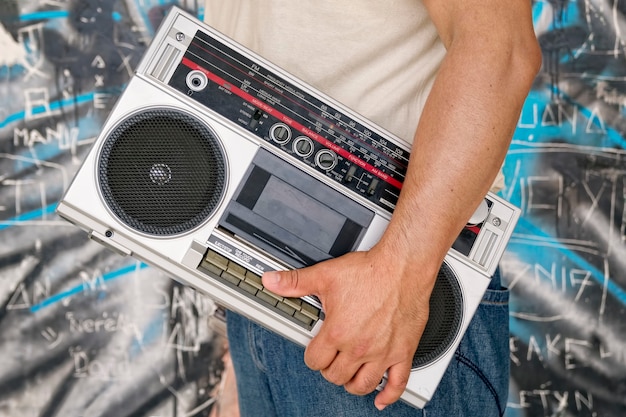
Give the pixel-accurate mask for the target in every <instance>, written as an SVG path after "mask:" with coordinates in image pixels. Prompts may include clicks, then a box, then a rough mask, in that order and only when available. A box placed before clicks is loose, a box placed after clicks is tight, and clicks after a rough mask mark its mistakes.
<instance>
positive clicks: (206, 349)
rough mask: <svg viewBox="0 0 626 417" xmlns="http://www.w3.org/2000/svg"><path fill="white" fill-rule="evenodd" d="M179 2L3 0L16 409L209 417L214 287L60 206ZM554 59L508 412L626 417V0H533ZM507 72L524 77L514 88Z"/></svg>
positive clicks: (8, 389)
mask: <svg viewBox="0 0 626 417" xmlns="http://www.w3.org/2000/svg"><path fill="white" fill-rule="evenodd" d="M201 3H202V2H196V1H190V0H179V1H165V0H37V1H35V0H19V1H18V0H0V358H2V359H1V360H0V364H1V365H0V416H2V417H4V416H12V417H13V416H16V417H21V416H63V417H79V416H90V417H92V416H120V417H122V416H159V417H170V416H171V417H174V416H176V417H178V416H207V415H209V413H210V412H211V411H212V408H213V406H214V404H215V400H216V398H218V396H219V393H220V389H221V373H222V370H223V364H222V360H221V358H222V355H223V353H224V339H223V337H222V336H221V335H220V333H219V332H216V331H215V330H214V329H213V328H212V327H210V326H209V324H208V322H209V320H208V319H209V317H210V316H211V315H212V313H213V310H214V305H213V303H212V302H211V301H210V300H209V299H208V298H207V297H205V296H202V295H199V294H197V293H196V292H194V291H192V290H190V289H189V288H185V287H183V286H181V285H179V284H177V283H176V282H175V281H173V280H171V279H170V278H169V277H167V276H165V275H164V274H162V273H161V272H159V271H157V270H155V269H153V268H149V267H147V266H145V265H144V264H142V263H140V262H137V261H135V260H133V259H131V258H122V257H120V256H118V255H115V254H114V253H113V252H111V251H109V250H107V249H104V248H103V247H101V246H100V245H98V244H97V243H95V242H92V241H90V240H89V239H88V238H87V236H86V235H85V234H84V233H83V232H82V231H81V230H79V229H77V228H75V227H74V226H72V225H70V224H69V223H67V222H65V221H63V220H61V219H59V218H58V217H57V216H56V215H55V214H54V209H55V207H56V203H57V202H58V200H59V199H60V197H61V195H62V192H63V190H64V189H65V188H66V187H67V186H68V184H69V181H70V180H71V178H72V176H73V174H74V172H76V170H77V169H78V167H79V166H80V163H81V161H82V159H83V158H84V156H85V155H86V152H87V151H88V150H89V147H90V145H91V144H92V143H93V141H94V139H95V137H96V136H97V134H98V133H99V129H100V127H101V126H102V124H103V122H104V120H105V118H106V117H107V115H108V113H109V111H110V110H111V108H112V106H113V105H114V103H115V101H116V99H117V97H118V96H119V94H120V93H121V91H122V90H123V88H124V86H125V84H126V83H127V82H128V80H129V78H130V77H131V75H132V72H133V69H134V68H135V66H136V65H137V63H138V61H139V59H140V58H141V56H142V54H143V52H144V51H145V48H146V46H147V44H148V43H149V42H150V40H151V38H152V35H153V33H154V30H155V28H156V26H157V25H158V23H159V22H160V19H161V18H162V16H163V14H164V12H165V10H167V8H168V7H170V6H171V5H172V4H177V5H180V6H182V7H183V8H186V9H187V10H189V11H190V12H192V13H195V14H196V15H199V16H201V15H202V7H201ZM533 13H534V16H533V19H534V23H535V28H536V33H537V37H538V39H539V41H540V43H541V45H542V49H543V52H544V65H543V69H542V71H541V73H540V74H539V76H538V77H537V80H536V82H535V85H534V87H533V90H532V92H531V94H530V95H529V97H528V100H527V102H526V105H525V107H524V109H523V112H522V114H521V117H520V121H519V124H518V129H517V131H516V132H515V135H514V140H513V144H512V146H511V150H510V152H509V155H508V157H507V160H506V165H505V173H506V177H507V180H506V187H505V189H504V190H503V191H502V195H503V196H504V197H505V198H507V199H509V200H510V201H512V202H513V203H515V204H517V205H518V206H519V207H521V208H522V218H521V220H520V222H519V224H518V227H517V229H516V232H515V234H514V236H513V239H512V241H511V244H510V245H509V248H508V250H507V253H506V254H505V256H504V258H503V261H502V270H503V274H504V278H505V280H506V282H507V283H508V284H509V287H510V288H511V291H512V298H511V337H510V346H511V368H512V374H511V390H510V396H509V407H508V409H507V416H508V417H517V416H520V417H525V416H528V417H534V416H562V417H565V416H584V417H586V416H590V417H622V416H624V415H626V348H625V340H626V337H625V336H624V335H625V334H626V307H625V305H626V242H625V240H626V220H625V216H624V215H625V211H626V208H625V204H624V194H625V192H626V181H625V179H624V178H625V173H626V151H625V150H624V145H625V144H626V139H625V138H626V119H625V116H626V115H625V111H626V110H625V108H626V60H625V53H626V19H625V14H626V1H623V0H621V1H618V0H608V1H600V0H587V1H582V0H581V1H563V0H546V1H535V2H534V3H533ZM503 88H505V86H503Z"/></svg>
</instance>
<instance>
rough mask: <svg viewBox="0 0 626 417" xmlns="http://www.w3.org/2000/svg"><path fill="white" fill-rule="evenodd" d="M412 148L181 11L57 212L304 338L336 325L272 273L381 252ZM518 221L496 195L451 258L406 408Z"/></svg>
mask: <svg viewBox="0 0 626 417" xmlns="http://www.w3.org/2000/svg"><path fill="white" fill-rule="evenodd" d="M409 149H410V145H409V144H407V143H406V142H405V141H403V140H401V139H399V138H398V137H395V136H394V135H392V134H391V133H389V132H387V131H385V130H383V129H382V128H380V127H378V126H376V125H374V124H373V123H371V122H370V121H368V120H366V119H365V118H363V117H361V116H359V115H358V114H356V113H355V112H353V111H351V110H350V109H348V108H346V107H345V106H343V105H342V104H340V103H338V102H337V101H335V100H333V99H332V98H330V97H328V96H326V95H325V94H323V93H321V92H319V91H317V90H315V89H314V88H313V87H311V86H310V85H308V84H306V83H305V82H303V81H301V80H299V79H296V78H295V77H294V76H292V75H290V74H289V73H287V72H285V71H284V70H282V69H281V68H278V67H277V66H275V65H273V64H272V63H270V62H268V61H266V60H265V59H263V58H262V57H260V56H258V55H256V54H255V53H253V52H251V51H249V50H247V49H246V48H244V47H243V46H241V45H239V44H237V43H236V42H234V41H233V40H231V39H229V38H227V37H225V36H224V35H222V34H220V33H218V32H216V31H215V30H213V29H212V28H210V27H208V26H207V25H205V24H204V23H202V22H200V21H198V20H197V19H196V18H194V17H193V16H190V15H188V14H186V13H185V12H183V11H181V10H179V9H177V8H173V9H172V10H171V11H170V12H169V14H168V15H167V17H166V18H165V20H164V21H163V23H162V24H161V26H160V28H159V30H158V31H157V33H156V35H155V38H154V40H153V42H152V44H151V45H150V47H149V48H148V50H147V52H146V54H145V56H144V57H143V59H142V61H141V63H140V64H139V66H138V68H137V71H136V74H135V75H134V76H133V77H132V79H131V80H130V82H129V84H128V85H127V87H126V88H125V90H124V92H123V94H122V95H121V97H120V98H119V100H118V102H117V103H116V106H115V108H114V109H113V111H112V112H111V114H110V116H109V117H108V119H107V121H106V122H105V124H104V127H103V130H102V133H101V134H100V136H99V137H98V138H97V140H96V141H95V143H94V145H93V148H92V149H91V151H90V153H89V154H88V156H87V158H86V159H85V161H84V163H83V165H82V167H81V168H80V169H79V171H78V173H77V174H76V176H75V178H74V180H73V182H72V184H71V185H70V187H69V188H68V190H67V192H66V194H65V195H64V197H63V198H62V200H61V202H60V203H59V205H58V209H57V210H58V213H59V214H60V215H61V216H62V217H63V218H65V219H67V220H69V221H71V222H72V223H74V224H76V225H77V226H79V227H80V228H82V229H84V230H86V231H87V232H88V233H89V236H90V237H91V238H92V239H94V240H96V241H98V242H100V243H102V244H104V245H105V246H108V247H109V248H111V249H113V250H115V251H116V252H118V253H120V254H123V255H132V256H134V257H136V258H138V259H140V260H142V261H144V262H146V263H147V264H149V265H153V266H155V267H158V268H161V269H163V270H164V271H166V272H167V273H169V274H171V275H172V276H173V277H174V278H175V279H177V280H179V281H180V282H182V283H184V284H187V285H190V286H191V287H193V288H195V289H197V290H199V291H201V292H203V293H206V294H208V295H209V296H210V297H211V298H212V299H214V300H215V302H216V303H217V304H219V305H223V306H225V307H226V308H228V309H232V310H234V311H237V312H239V313H241V314H243V315H245V316H247V317H249V318H250V319H252V320H254V321H256V322H258V323H260V324H262V325H263V326H266V327H267V328H269V329H271V330H273V331H275V332H277V333H278V334H280V335H283V336H285V337H287V338H288V339H290V340H292V341H294V342H296V343H299V344H301V345H306V344H307V343H308V342H309V341H310V339H311V338H312V337H313V336H314V335H315V334H316V333H317V331H318V329H319V328H320V326H321V325H322V323H323V320H324V311H323V309H322V306H321V305H320V303H319V301H318V300H317V299H316V298H315V297H303V298H284V297H280V296H278V295H276V294H273V293H271V292H269V291H267V290H266V289H264V287H263V285H262V282H261V278H260V277H261V275H262V274H263V272H265V271H268V270H281V269H288V268H299V267H304V266H307V265H312V264H315V263H317V262H320V261H323V260H325V259H329V258H333V257H337V256H340V255H342V254H345V253H347V252H349V251H358V250H367V249H369V248H371V247H372V246H373V245H374V244H375V243H376V242H377V240H378V239H379V238H380V236H381V234H382V233H383V231H384V230H385V228H386V226H387V224H388V222H389V219H390V217H391V215H392V212H393V209H394V206H395V204H396V201H397V200H398V195H399V193H400V189H401V187H402V182H403V179H404V176H405V173H406V169H407V163H408V160H409ZM518 216H519V210H518V209H517V208H516V207H514V206H512V205H510V204H509V203H507V202H506V201H504V200H502V199H500V198H498V197H497V196H495V195H492V194H489V195H487V196H486V198H485V200H484V202H483V204H482V205H481V207H480V208H479V209H478V210H477V211H476V213H475V214H474V216H473V217H474V218H473V220H472V221H471V224H468V226H467V227H466V228H465V230H463V232H462V233H461V234H460V236H459V238H458V239H457V241H456V242H455V243H454V245H453V247H452V248H451V249H450V251H449V253H448V255H447V256H446V259H445V262H444V264H443V266H442V268H441V271H440V273H439V276H438V278H437V281H436V285H435V288H434V291H433V294H432V297H431V301H430V308H431V315H430V319H429V322H428V325H427V327H426V331H425V333H424V335H423V337H422V340H421V342H420V345H419V347H418V350H417V352H416V354H415V357H414V361H413V370H412V373H411V377H410V380H409V383H408V387H407V389H406V391H405V393H404V395H403V396H402V399H403V400H404V401H406V402H408V403H410V404H412V405H414V406H416V407H422V406H423V405H424V404H425V403H426V402H427V401H428V400H429V399H430V398H431V396H432V395H433V393H434V391H435V388H436V387H437V385H438V384H439V382H440V379H441V377H442V375H443V373H444V371H445V369H446V367H447V365H448V363H449V362H450V359H451V357H452V355H453V354H454V351H455V349H456V347H457V346H458V344H459V342H460V340H461V337H462V335H463V333H464V332H465V330H466V328H467V326H468V324H469V321H470V319H471V317H472V316H473V314H474V312H475V309H476V308H477V306H478V304H479V302H480V300H481V299H482V296H483V294H484V291H485V290H486V288H487V286H488V284H489V282H490V277H491V275H492V274H493V273H494V271H495V269H496V267H497V264H498V262H499V260H500V257H501V256H502V254H503V252H504V249H505V246H506V244H507V242H508V240H509V238H510V236H511V233H512V230H513V228H514V226H515V223H516V221H517V219H518ZM433 232H436V231H433ZM389 262H393V259H389ZM383 385H384V381H383V383H382V384H381V386H383Z"/></svg>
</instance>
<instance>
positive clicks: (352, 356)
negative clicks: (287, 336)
mask: <svg viewBox="0 0 626 417" xmlns="http://www.w3.org/2000/svg"><path fill="white" fill-rule="evenodd" d="M391 259H394V256H393V254H390V253H385V252H384V250H382V249H380V248H377V247H374V248H373V249H371V250H370V251H367V252H353V253H349V254H347V255H344V256H341V257H339V258H336V259H331V260H328V261H325V262H321V263H319V264H317V265H314V266H311V267H308V268H303V269H298V270H292V271H283V272H268V273H265V274H264V275H263V285H264V286H265V287H266V288H267V289H268V290H270V291H273V292H275V293H277V294H280V295H282V296H285V297H301V296H305V295H315V296H317V297H318V298H319V299H320V300H321V302H322V305H323V308H324V311H325V314H326V319H325V321H324V323H323V324H322V327H321V329H320V332H319V334H318V335H317V336H316V337H315V338H313V340H312V341H311V342H310V344H309V345H308V346H307V349H306V352H305V357H304V359H305V362H306V364H307V366H309V368H311V369H313V370H319V371H321V373H322V375H323V376H324V378H326V379H327V380H328V381H330V382H332V383H334V384H337V385H343V386H344V387H345V388H346V390H347V391H348V392H350V393H353V394H357V395H365V394H368V393H370V392H372V391H373V390H374V389H375V388H376V387H377V386H378V384H379V383H380V381H381V379H382V377H383V375H384V373H385V372H388V375H387V378H388V381H387V384H386V386H385V388H384V389H383V391H381V392H380V393H379V394H378V395H377V397H376V401H375V405H376V407H377V408H379V409H382V408H384V407H385V406H386V405H389V404H391V403H393V402H395V401H397V400H398V399H399V398H400V395H401V394H402V393H403V392H404V389H405V388H406V384H407V382H408V378H409V372H410V370H411V363H412V360H413V355H414V354H415V351H416V349H417V345H418V342H419V340H420V337H421V335H422V333H423V331H424V327H425V326H426V322H427V321H428V308H429V299H430V294H431V292H432V288H433V286H434V282H435V277H436V274H437V271H438V270H439V269H438V268H439V267H438V266H437V267H436V268H430V269H431V271H430V272H428V273H426V275H424V274H425V270H423V269H408V270H407V269H404V270H400V269H399V268H398V265H394V262H390V260H391ZM426 270H427V269H426Z"/></svg>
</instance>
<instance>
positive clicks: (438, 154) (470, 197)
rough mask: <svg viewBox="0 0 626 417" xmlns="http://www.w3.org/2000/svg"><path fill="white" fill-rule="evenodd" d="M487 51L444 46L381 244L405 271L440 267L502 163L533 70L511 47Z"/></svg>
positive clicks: (468, 43)
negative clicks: (445, 50)
mask: <svg viewBox="0 0 626 417" xmlns="http://www.w3.org/2000/svg"><path fill="white" fill-rule="evenodd" d="M489 44H490V42H489V40H488V39H483V40H477V39H476V37H469V36H468V37H465V38H463V37H460V38H459V39H456V40H454V41H453V42H450V44H449V45H448V54H447V56H446V59H445V60H444V62H443V63H442V66H441V68H440V71H439V73H438V76H437V79H436V81H435V84H434V86H433V89H432V91H431V93H430V95H429V99H428V101H427V103H426V106H425V108H424V111H423V113H422V117H421V120H420V123H419V126H418V128H417V131H416V134H415V140H414V144H413V148H412V154H411V160H410V162H409V168H408V172H407V176H406V179H405V183H404V186H403V189H402V192H401V196H400V199H399V201H398V205H397V207H396V210H395V212H394V215H393V218H392V221H391V223H390V225H389V227H388V229H387V232H386V233H385V236H384V237H383V240H382V241H381V243H382V244H383V246H385V247H386V248H387V250H390V251H391V253H393V254H394V257H395V259H404V260H405V262H407V265H405V267H406V268H415V267H416V266H419V265H412V262H415V263H421V264H422V265H424V262H423V261H424V259H429V260H430V259H433V260H437V262H440V261H442V260H443V257H444V256H445V254H446V253H447V250H448V249H449V248H450V246H451V245H452V243H453V242H454V240H455V239H456V237H457V236H458V234H459V232H460V231H461V229H462V228H463V226H464V225H465V224H466V222H467V219H468V218H469V217H470V216H471V215H472V213H473V212H474V210H475V209H476V207H477V206H478V204H479V203H480V201H481V200H482V198H483V197H484V196H485V194H486V193H487V191H488V190H489V188H490V186H491V184H492V182H493V180H494V179H495V177H496V175H497V173H498V171H499V169H500V167H501V165H502V162H503V160H504V157H505V156H506V152H507V149H508V147H509V144H510V140H511V137H512V134H513V131H514V129H515V126H516V122H517V120H518V117H519V113H520V110H521V106H522V105H523V102H524V99H525V97H526V95H527V93H528V89H529V88H530V84H531V82H532V80H533V78H534V76H535V72H536V70H537V65H538V60H537V56H536V53H537V51H536V50H534V49H533V48H532V45H531V47H530V48H527V47H526V46H525V45H518V46H515V43H514V42H513V43H511V44H510V45H508V46H507V45H506V44H504V45H503V44H500V46H499V49H498V50H493V49H492V48H490V47H489V46H490V45H489ZM494 44H496V43H495V42H494V43H491V45H494ZM509 47H510V49H509ZM416 248H418V251H419V252H418V253H416ZM433 265H434V263H433Z"/></svg>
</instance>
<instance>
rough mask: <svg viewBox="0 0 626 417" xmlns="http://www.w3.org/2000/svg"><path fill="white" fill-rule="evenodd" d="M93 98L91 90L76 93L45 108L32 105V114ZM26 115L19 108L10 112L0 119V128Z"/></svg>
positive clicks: (81, 102)
mask: <svg viewBox="0 0 626 417" xmlns="http://www.w3.org/2000/svg"><path fill="white" fill-rule="evenodd" d="M93 99H94V93H93V92H91V93H85V94H81V95H78V96H76V97H72V98H67V99H63V100H58V101H53V102H51V103H50V107H49V109H48V108H46V106H37V107H34V108H33V109H32V114H33V115H42V114H45V113H47V112H48V111H56V110H60V109H61V108H65V107H70V106H77V105H81V104H85V103H90V102H93ZM26 116H27V114H26V111H25V110H21V111H18V112H15V113H13V114H10V115H9V116H7V117H6V118H5V119H4V120H2V121H0V129H2V128H5V127H6V126H8V125H9V124H11V123H15V122H20V121H23V120H25V119H26Z"/></svg>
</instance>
